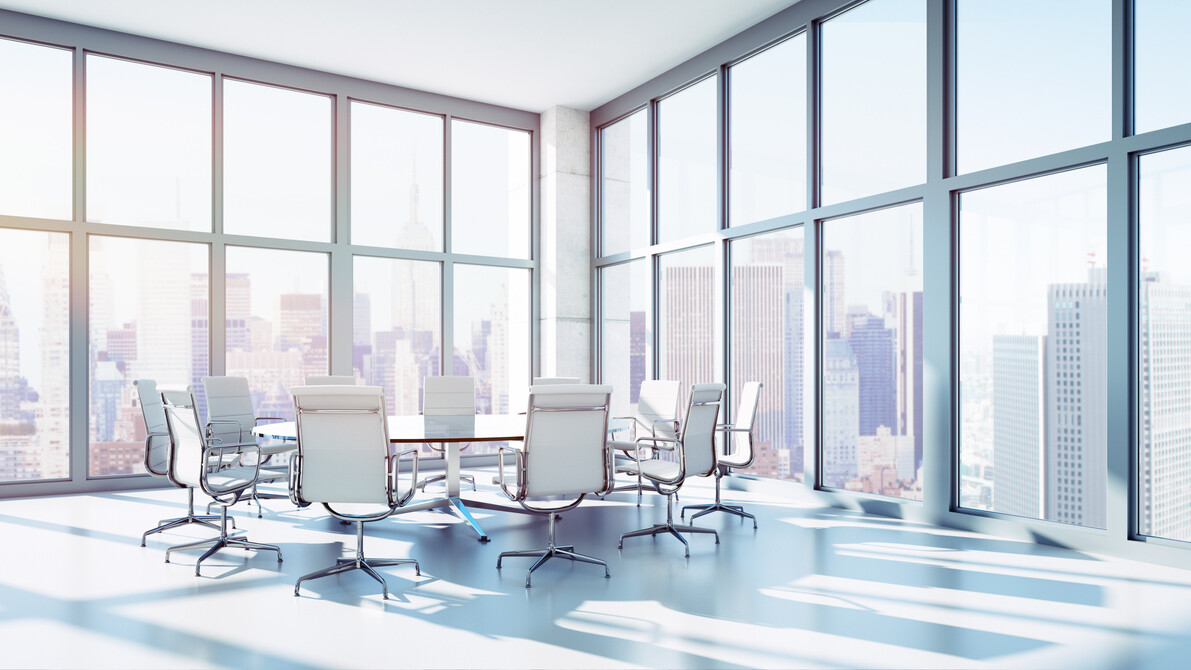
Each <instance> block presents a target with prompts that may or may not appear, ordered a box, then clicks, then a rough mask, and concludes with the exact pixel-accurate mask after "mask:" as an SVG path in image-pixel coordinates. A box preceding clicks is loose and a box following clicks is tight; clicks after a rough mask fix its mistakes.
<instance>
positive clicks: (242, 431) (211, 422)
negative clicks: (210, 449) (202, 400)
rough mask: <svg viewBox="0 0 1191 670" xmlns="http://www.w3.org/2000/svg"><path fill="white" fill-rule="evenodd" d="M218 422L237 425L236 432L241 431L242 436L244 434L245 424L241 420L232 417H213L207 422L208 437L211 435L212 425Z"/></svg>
mask: <svg viewBox="0 0 1191 670" xmlns="http://www.w3.org/2000/svg"><path fill="white" fill-rule="evenodd" d="M217 424H226V425H229V426H235V427H236V432H237V433H239V434H240V435H241V436H242V435H244V426H243V425H242V424H241V423H240V422H239V421H232V420H230V419H211V420H210V421H208V422H207V437H208V438H210V437H211V427H212V426H214V425H217Z"/></svg>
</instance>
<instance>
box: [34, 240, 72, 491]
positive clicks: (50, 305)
mask: <svg viewBox="0 0 1191 670" xmlns="http://www.w3.org/2000/svg"><path fill="white" fill-rule="evenodd" d="M46 239H47V247H48V248H47V249H46V256H45V257H46V263H45V266H44V268H43V272H42V277H41V281H42V296H43V299H44V300H45V302H44V303H43V304H44V305H45V312H44V314H45V321H44V322H43V325H42V329H41V388H40V389H38V402H37V409H36V423H37V436H38V441H39V443H40V444H39V447H38V454H37V455H38V461H37V467H36V472H37V476H39V477H43V478H46V479H62V478H65V477H67V476H69V474H70V237H69V236H67V235H48V236H47V238H46Z"/></svg>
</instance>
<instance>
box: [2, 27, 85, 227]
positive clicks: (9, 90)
mask: <svg viewBox="0 0 1191 670" xmlns="http://www.w3.org/2000/svg"><path fill="white" fill-rule="evenodd" d="M73 80H74V75H73V70H72V64H71V52H69V51H67V50H65V49H54V48H50V47H43V46H40V45H36V44H26V43H24V42H14V41H12V40H6V39H0V90H2V91H4V95H5V97H6V98H7V99H8V100H9V101H10V102H9V104H7V105H0V156H2V157H3V158H2V159H0V214H8V215H11V216H33V217H39V218H43V219H65V220H67V221H69V220H70V218H71V211H72V209H73V203H72V201H71V193H72V184H73V181H72V180H73V174H72V171H73V167H72V165H73V160H74V146H73V143H72V142H73V137H74V130H73V127H72V119H73V113H74V106H73V104H72V102H71V101H72V100H73V83H72V82H73ZM15 100H19V101H20V104H14V103H13V102H12V101H15Z"/></svg>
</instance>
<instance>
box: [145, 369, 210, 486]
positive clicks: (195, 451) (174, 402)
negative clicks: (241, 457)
mask: <svg viewBox="0 0 1191 670" xmlns="http://www.w3.org/2000/svg"><path fill="white" fill-rule="evenodd" d="M160 391H161V399H162V401H163V403H162V409H163V411H164V413H165V418H166V426H167V427H168V428H169V435H170V441H171V442H172V443H173V456H172V458H170V459H169V461H168V467H169V470H168V475H169V478H170V480H171V481H173V482H174V483H175V484H178V485H181V486H189V487H193V488H199V487H200V486H201V485H202V471H203V467H204V463H203V450H204V449H205V448H206V446H207V443H206V440H205V439H204V438H203V429H202V426H201V424H200V423H199V418H198V410H197V409H195V401H194V389H192V388H191V387H189V386H185V387H161V388H160ZM218 463H219V462H218V460H216V461H215V465H216V466H217V465H218Z"/></svg>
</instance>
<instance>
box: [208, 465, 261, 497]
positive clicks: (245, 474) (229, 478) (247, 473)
mask: <svg viewBox="0 0 1191 670" xmlns="http://www.w3.org/2000/svg"><path fill="white" fill-rule="evenodd" d="M255 474H256V468H253V467H247V466H240V467H235V468H224V469H222V470H217V471H215V472H212V473H209V474H208V475H207V483H208V484H209V485H210V486H211V488H213V489H216V490H219V491H224V490H234V489H241V488H248V487H249V486H252V482H253V481H254V480H253V475H255Z"/></svg>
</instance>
